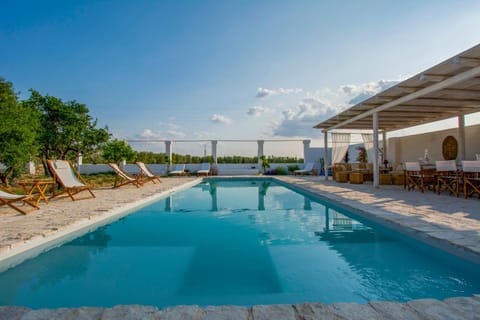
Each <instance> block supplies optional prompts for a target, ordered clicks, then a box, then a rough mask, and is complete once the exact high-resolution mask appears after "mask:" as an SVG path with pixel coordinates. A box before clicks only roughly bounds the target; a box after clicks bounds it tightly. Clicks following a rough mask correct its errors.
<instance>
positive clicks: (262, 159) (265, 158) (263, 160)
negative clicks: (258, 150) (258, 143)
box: [260, 156, 270, 173]
mask: <svg viewBox="0 0 480 320" xmlns="http://www.w3.org/2000/svg"><path fill="white" fill-rule="evenodd" d="M260 160H261V161H262V168H263V173H266V172H267V169H268V168H270V164H269V163H268V159H267V157H265V156H262V157H261V158H260Z"/></svg>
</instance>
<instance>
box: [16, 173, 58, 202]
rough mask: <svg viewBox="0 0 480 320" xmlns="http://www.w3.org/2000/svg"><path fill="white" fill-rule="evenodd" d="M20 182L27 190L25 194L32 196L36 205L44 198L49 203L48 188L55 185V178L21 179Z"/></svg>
mask: <svg viewBox="0 0 480 320" xmlns="http://www.w3.org/2000/svg"><path fill="white" fill-rule="evenodd" d="M18 184H19V185H20V186H21V187H22V188H23V190H25V194H27V195H29V196H32V200H33V202H34V203H35V205H36V206H38V204H39V203H40V201H42V200H43V202H45V203H46V204H48V196H47V195H46V192H47V189H48V188H49V187H50V186H52V185H54V181H53V179H32V180H23V181H19V182H18Z"/></svg>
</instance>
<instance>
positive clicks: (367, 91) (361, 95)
mask: <svg viewBox="0 0 480 320" xmlns="http://www.w3.org/2000/svg"><path fill="white" fill-rule="evenodd" d="M399 82H400V80H379V81H376V82H367V83H362V84H359V85H355V84H347V85H343V86H340V92H342V93H344V94H346V95H347V96H348V97H350V100H349V101H348V103H349V104H351V105H355V104H357V103H360V102H362V101H364V100H366V99H368V98H370V97H372V96H374V95H375V94H377V93H379V92H381V91H383V90H386V89H388V88H390V87H392V86H394V85H396V84H397V83H399Z"/></svg>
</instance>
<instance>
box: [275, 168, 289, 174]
mask: <svg viewBox="0 0 480 320" xmlns="http://www.w3.org/2000/svg"><path fill="white" fill-rule="evenodd" d="M287 173H288V172H287V169H285V167H277V168H275V174H277V175H280V176H284V175H286V174H287Z"/></svg>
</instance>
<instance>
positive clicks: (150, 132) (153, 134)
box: [140, 129, 162, 139]
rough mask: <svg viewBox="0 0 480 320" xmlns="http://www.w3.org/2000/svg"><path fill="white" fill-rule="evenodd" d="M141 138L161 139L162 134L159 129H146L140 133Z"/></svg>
mask: <svg viewBox="0 0 480 320" xmlns="http://www.w3.org/2000/svg"><path fill="white" fill-rule="evenodd" d="M140 138H142V139H155V138H157V139H161V138H162V134H161V132H159V131H154V130H151V129H145V130H143V132H142V133H141V134H140Z"/></svg>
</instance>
